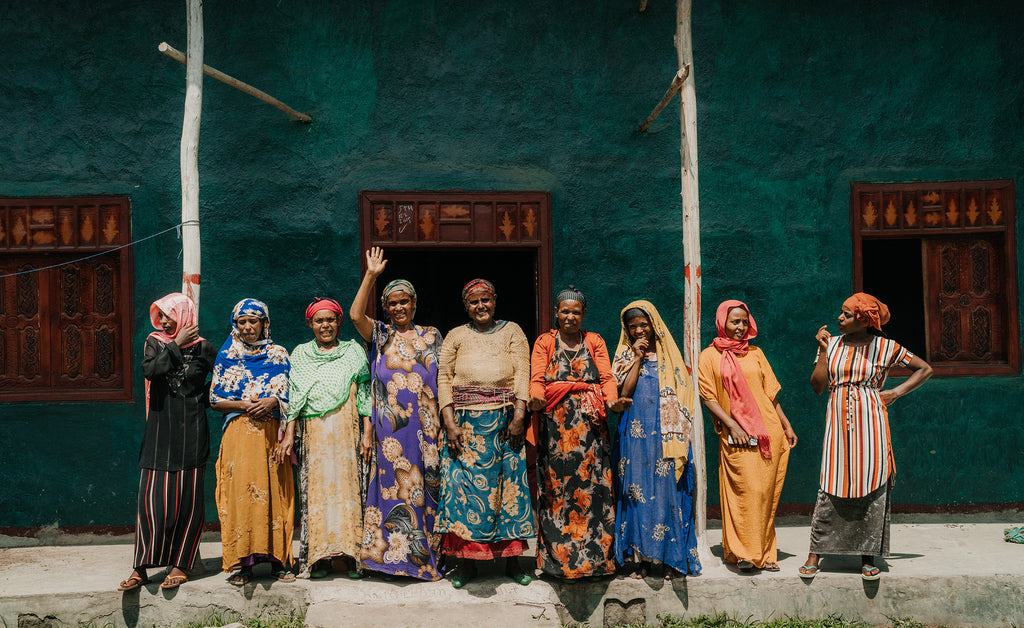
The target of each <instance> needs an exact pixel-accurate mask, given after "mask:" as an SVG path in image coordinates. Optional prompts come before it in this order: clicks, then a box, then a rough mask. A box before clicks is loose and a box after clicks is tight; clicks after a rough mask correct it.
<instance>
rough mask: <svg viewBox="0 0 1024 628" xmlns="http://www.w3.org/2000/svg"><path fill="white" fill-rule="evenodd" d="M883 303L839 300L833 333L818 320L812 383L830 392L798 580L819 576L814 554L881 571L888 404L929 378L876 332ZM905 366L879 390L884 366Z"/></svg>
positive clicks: (888, 478) (864, 297)
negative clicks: (854, 558) (904, 374)
mask: <svg viewBox="0 0 1024 628" xmlns="http://www.w3.org/2000/svg"><path fill="white" fill-rule="evenodd" d="M888 321H889V308H887V307H886V306H885V304H884V303H882V302H881V301H879V300H878V299H876V298H875V297H873V296H871V295H870V294H865V293H863V292H858V293H857V294H855V295H853V296H852V297H850V298H849V299H847V300H846V301H845V302H844V303H843V308H842V311H841V312H840V313H839V332H840V333H841V334H842V335H841V336H837V337H833V336H832V335H831V334H829V332H828V330H827V329H826V327H827V325H822V326H821V327H820V328H819V329H818V333H817V334H815V340H817V341H818V357H817V359H816V360H815V365H814V372H813V373H811V387H812V388H813V389H814V392H816V393H818V394H821V393H822V392H824V391H825V389H826V388H827V389H828V390H829V397H828V410H827V413H826V419H825V444H824V448H823V451H822V460H821V476H820V486H819V489H818V501H817V503H816V504H815V506H814V516H813V517H812V519H811V551H810V553H809V554H808V555H807V561H806V562H805V563H804V565H803V566H802V567H800V577H802V578H805V579H810V578H813V577H814V576H815V575H817V573H818V561H819V559H820V556H821V554H845V555H858V554H859V555H860V556H861V562H862V567H861V577H863V578H864V579H865V580H877V579H878V578H879V577H880V576H881V572H880V570H879V569H878V567H876V566H875V556H883V557H884V556H888V555H889V492H890V490H891V488H892V476H893V474H894V473H895V466H894V461H893V455H892V442H891V440H890V438H889V414H888V406H890V405H892V403H893V402H894V401H896V400H897V399H898V398H900V397H902V396H903V395H905V394H907V393H909V392H910V391H912V390H914V389H915V388H917V387H918V386H920V385H921V384H923V383H924V382H925V380H927V379H928V378H929V377H931V375H932V368H931V366H929V365H928V363H927V362H925V361H924V360H922V359H921V358H919V357H917V356H915V355H914V354H913V353H911V352H910V351H907V350H906V349H904V348H903V347H901V346H900V345H899V344H897V343H896V342H894V341H892V340H890V339H888V338H884V337H882V336H880V335H879V334H880V333H881V329H882V325H884V324H885V323H887V322H888ZM894 366H902V367H904V368H908V369H910V370H911V371H912V373H911V375H910V377H908V378H907V380H906V381H904V382H903V383H902V384H899V385H898V386H894V387H892V388H889V389H886V390H882V386H883V385H884V384H885V378H886V375H888V373H889V369H891V368H893V367H894Z"/></svg>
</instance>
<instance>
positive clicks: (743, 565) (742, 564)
mask: <svg viewBox="0 0 1024 628" xmlns="http://www.w3.org/2000/svg"><path fill="white" fill-rule="evenodd" d="M736 566H737V567H739V569H740V571H750V570H751V569H753V568H754V563H753V562H751V561H749V560H746V559H743V560H738V561H736Z"/></svg>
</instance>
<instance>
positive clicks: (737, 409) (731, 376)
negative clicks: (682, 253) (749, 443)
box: [711, 299, 772, 459]
mask: <svg viewBox="0 0 1024 628" xmlns="http://www.w3.org/2000/svg"><path fill="white" fill-rule="evenodd" d="M737 307H741V308H743V309H744V310H746V311H747V316H748V317H749V319H750V327H749V328H747V333H746V334H745V335H744V336H743V339H742V340H733V339H731V338H728V337H726V335H725V321H726V319H727V318H728V316H729V311H730V310H732V309H733V308H737ZM715 327H717V328H718V337H717V338H715V339H714V341H712V343H711V344H713V345H714V346H715V348H716V349H718V350H719V351H721V352H722V383H723V384H724V385H725V391H726V392H727V393H729V412H730V414H732V418H734V419H736V422H737V423H739V424H740V427H742V428H743V431H744V432H746V433H747V434H749V435H751V436H755V437H757V448H758V449H759V450H760V451H761V456H762V457H764V458H769V459H770V458H771V457H772V446H771V440H770V439H769V437H768V428H767V427H765V424H764V417H762V416H761V410H760V408H758V407H757V400H756V399H754V393H753V391H751V390H750V384H748V383H747V379H746V378H745V377H743V370H742V369H741V368H740V363H739V360H737V359H736V356H737V355H738V356H744V355H747V349H748V347H749V344H748V341H749V340H750V339H751V338H756V337H757V324H756V323H754V317H753V316H751V315H750V309H749V308H748V307H747V304H746V303H743V302H742V301H736V300H733V299H731V300H729V301H723V302H722V304H721V305H719V306H718V311H717V312H716V313H715ZM735 444H736V445H742V444H744V443H735Z"/></svg>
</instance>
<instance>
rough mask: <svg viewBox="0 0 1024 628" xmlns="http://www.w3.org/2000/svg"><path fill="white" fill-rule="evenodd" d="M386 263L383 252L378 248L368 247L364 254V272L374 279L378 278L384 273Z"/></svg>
mask: <svg viewBox="0 0 1024 628" xmlns="http://www.w3.org/2000/svg"><path fill="white" fill-rule="evenodd" d="M387 264H388V261H387V260H386V259H384V250H383V249H381V248H380V247H379V246H373V247H370V250H368V251H367V252H366V272H367V274H369V275H373V276H374V277H379V276H380V274H381V273H382V272H384V267H385V266H387Z"/></svg>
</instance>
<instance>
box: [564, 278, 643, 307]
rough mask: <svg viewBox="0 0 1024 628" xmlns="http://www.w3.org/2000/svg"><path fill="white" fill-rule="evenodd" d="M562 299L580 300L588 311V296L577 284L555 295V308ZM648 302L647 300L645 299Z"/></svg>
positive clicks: (570, 285)
mask: <svg viewBox="0 0 1024 628" xmlns="http://www.w3.org/2000/svg"><path fill="white" fill-rule="evenodd" d="M562 301H578V302H579V304H580V305H581V306H583V311H584V312H586V311H587V297H585V296H583V293H582V292H580V291H579V290H577V289H576V286H574V285H572V284H569V287H568V288H566V289H565V290H562V291H561V292H559V293H558V294H556V295H555V309H556V310H557V309H558V306H559V305H561V303H562ZM645 303H646V301H645Z"/></svg>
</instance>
